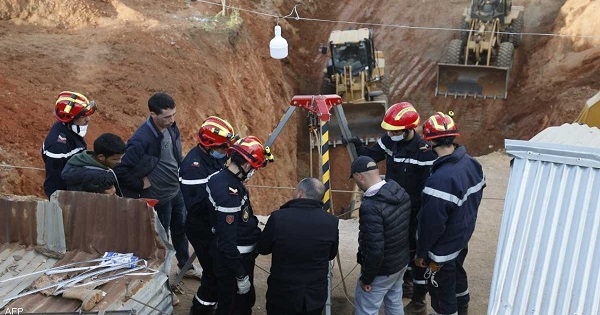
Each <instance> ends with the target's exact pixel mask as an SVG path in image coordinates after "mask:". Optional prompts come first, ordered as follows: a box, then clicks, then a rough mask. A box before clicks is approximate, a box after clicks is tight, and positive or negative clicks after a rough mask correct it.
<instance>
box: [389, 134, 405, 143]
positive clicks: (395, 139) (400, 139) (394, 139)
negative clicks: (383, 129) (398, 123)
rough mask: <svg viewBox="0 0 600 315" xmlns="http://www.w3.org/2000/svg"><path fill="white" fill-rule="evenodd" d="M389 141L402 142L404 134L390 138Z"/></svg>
mask: <svg viewBox="0 0 600 315" xmlns="http://www.w3.org/2000/svg"><path fill="white" fill-rule="evenodd" d="M390 139H392V141H396V142H397V141H402V140H404V134H401V135H399V136H391V137H390Z"/></svg>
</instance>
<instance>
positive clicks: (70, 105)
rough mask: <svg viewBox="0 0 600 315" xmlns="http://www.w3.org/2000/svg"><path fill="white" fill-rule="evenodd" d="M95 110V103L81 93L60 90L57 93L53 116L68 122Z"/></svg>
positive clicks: (88, 114)
mask: <svg viewBox="0 0 600 315" xmlns="http://www.w3.org/2000/svg"><path fill="white" fill-rule="evenodd" d="M94 112H96V104H95V103H94V101H91V102H90V101H89V100H88V98H87V97H85V96H84V95H83V94H81V93H77V92H71V91H62V92H60V94H58V98H57V100H56V106H55V109H54V116H56V119H58V120H59V121H61V122H63V123H70V122H72V121H73V120H74V119H76V118H79V117H85V116H90V115H91V114H93V113H94Z"/></svg>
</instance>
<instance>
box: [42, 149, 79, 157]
mask: <svg viewBox="0 0 600 315" xmlns="http://www.w3.org/2000/svg"><path fill="white" fill-rule="evenodd" d="M83 150H85V148H75V149H73V150H71V152H68V153H52V152H50V151H48V150H46V149H44V151H43V152H44V155H45V156H47V157H49V158H53V159H66V158H70V157H71V156H73V155H75V154H77V153H79V152H81V151H83Z"/></svg>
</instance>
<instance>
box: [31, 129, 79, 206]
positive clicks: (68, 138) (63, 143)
mask: <svg viewBox="0 0 600 315" xmlns="http://www.w3.org/2000/svg"><path fill="white" fill-rule="evenodd" d="M86 148H87V144H86V143H85V140H84V139H83V137H81V136H79V135H78V134H76V133H75V132H73V131H72V130H71V129H69V128H68V126H67V125H65V124H63V123H62V122H60V121H57V122H55V123H54V125H52V128H51V129H50V131H49V132H48V135H47V136H46V139H45V140H44V144H43V145H42V159H43V160H44V167H45V168H46V180H44V192H45V193H46V196H48V198H50V195H52V193H54V192H55V191H57V190H59V189H60V190H66V189H67V185H66V184H65V182H64V181H63V179H62V176H61V172H62V170H63V168H64V167H65V165H66V164H67V161H68V160H69V158H70V157H72V156H73V155H75V154H77V153H79V152H81V151H85V149H86Z"/></svg>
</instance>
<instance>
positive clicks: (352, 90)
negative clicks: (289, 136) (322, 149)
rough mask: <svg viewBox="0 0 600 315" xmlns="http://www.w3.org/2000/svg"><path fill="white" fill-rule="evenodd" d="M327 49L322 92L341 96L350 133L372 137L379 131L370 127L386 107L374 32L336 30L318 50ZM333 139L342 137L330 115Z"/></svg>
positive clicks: (379, 118) (382, 72) (333, 140)
mask: <svg viewBox="0 0 600 315" xmlns="http://www.w3.org/2000/svg"><path fill="white" fill-rule="evenodd" d="M327 51H329V52H330V54H331V55H330V59H329V60H328V61H327V67H326V68H325V69H324V71H323V75H324V78H323V85H322V90H321V94H323V95H327V94H337V95H339V96H341V97H342V100H343V105H342V106H343V108H344V111H345V113H346V116H347V117H348V124H349V127H350V130H351V131H352V133H353V134H354V135H355V136H357V137H360V138H363V139H365V140H368V139H374V138H375V137H377V134H380V133H381V130H377V129H376V128H375V130H373V129H374V128H372V126H374V125H375V126H377V125H378V122H379V121H380V120H381V117H383V114H384V113H385V110H386V109H387V99H386V96H385V93H384V91H383V90H384V86H383V85H384V83H383V81H384V74H385V73H384V67H385V61H384V58H383V52H381V51H378V50H376V49H375V46H374V41H373V31H372V30H371V29H368V28H361V29H358V30H336V31H333V32H331V34H330V35H329V42H328V45H327V46H323V47H321V52H322V53H323V54H327ZM332 120H334V121H333V123H332V124H331V125H332V126H333V127H334V128H332V130H331V133H332V134H331V139H332V142H336V141H337V142H338V143H339V141H340V140H341V138H340V137H341V133H340V130H339V129H337V128H336V126H337V125H338V124H337V123H336V122H335V120H336V117H335V116H333V117H332Z"/></svg>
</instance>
